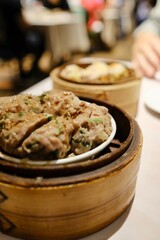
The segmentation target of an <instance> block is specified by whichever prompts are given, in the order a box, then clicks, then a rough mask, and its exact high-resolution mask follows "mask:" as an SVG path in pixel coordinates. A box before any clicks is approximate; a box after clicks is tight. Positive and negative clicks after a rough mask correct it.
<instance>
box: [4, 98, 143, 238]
mask: <svg viewBox="0 0 160 240" xmlns="http://www.w3.org/2000/svg"><path fill="white" fill-rule="evenodd" d="M84 100H87V101H90V102H95V103H96V104H100V105H104V106H106V107H108V109H109V112H110V114H111V115H112V116H113V117H114V119H115V121H116V124H117V132H116V136H115V138H114V139H113V141H112V143H110V145H109V146H108V147H107V148H106V149H105V150H104V151H103V152H102V153H101V154H100V155H99V156H97V157H96V158H95V159H92V160H91V159H88V160H85V161H83V162H77V163H74V164H73V163H70V164H66V165H64V164H62V165H59V166H56V165H53V166H43V167H37V166H35V167H34V166H27V165H25V163H22V164H17V163H10V162H7V161H5V160H3V159H0V167H1V172H0V212H1V214H0V222H1V231H2V232H3V233H5V234H8V235H11V236H15V237H18V238H22V239H32V240H34V239H37V240H39V239H48V240H50V239H56V240H58V239H60V240H68V239H80V238H81V237H84V236H87V235H90V234H93V233H94V232H96V231H98V230H100V229H102V228H104V227H106V226H108V225H109V224H110V223H112V222H113V221H114V220H115V219H117V218H118V217H119V216H120V215H121V214H122V213H123V212H124V211H125V210H126V209H127V208H128V206H129V205H130V204H131V202H132V200H133V198H134V195H135V189H136V182H137V175H138V171H139V166H140V155H141V149H142V133H141V130H140V128H139V126H138V124H137V123H136V121H135V120H134V119H133V118H132V117H130V116H129V115H128V114H127V113H126V112H124V111H122V110H121V109H119V108H118V107H116V106H114V105H110V104H107V103H106V102H105V101H98V100H95V99H88V98H87V99H86V98H85V99H84Z"/></svg>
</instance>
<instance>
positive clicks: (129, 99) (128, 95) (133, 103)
mask: <svg viewBox="0 0 160 240" xmlns="http://www.w3.org/2000/svg"><path fill="white" fill-rule="evenodd" d="M98 59H99V58H87V60H86V59H85V58H84V59H79V60H77V61H76V62H71V63H76V64H77V65H80V66H82V67H85V66H88V65H89V64H91V63H92V62H93V61H95V60H98ZM100 60H101V58H100ZM102 60H103V61H105V62H106V63H111V62H120V61H118V60H117V61H115V60H108V59H102ZM69 64H70V63H69ZM123 64H124V63H123ZM64 66H66V64H64V65H61V66H59V67H56V68H55V69H53V70H52V71H51V73H50V76H51V78H52V80H53V85H54V89H60V90H66V91H72V92H74V93H75V94H76V95H78V96H80V97H94V98H95V99H100V100H104V101H107V102H109V103H111V104H114V105H117V106H118V107H120V108H122V109H123V110H125V111H126V112H127V113H129V114H130V115H131V116H133V117H135V116H136V114H137V109H138V102H139V95H140V88H141V78H140V77H138V76H137V75H136V74H135V76H134V77H133V76H132V77H131V78H129V79H124V81H122V82H120V83H116V84H103V85H100V84H99V85H98V84H84V83H76V82H71V81H66V79H63V78H61V77H60V72H61V70H62V69H63V68H64ZM126 67H128V66H127V65H126Z"/></svg>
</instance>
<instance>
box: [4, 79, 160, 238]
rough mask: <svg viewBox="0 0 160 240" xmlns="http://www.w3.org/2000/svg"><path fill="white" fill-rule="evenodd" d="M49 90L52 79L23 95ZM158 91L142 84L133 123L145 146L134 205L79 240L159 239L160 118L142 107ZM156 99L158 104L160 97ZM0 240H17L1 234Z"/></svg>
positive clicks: (159, 86) (151, 84) (154, 84)
mask: <svg viewBox="0 0 160 240" xmlns="http://www.w3.org/2000/svg"><path fill="white" fill-rule="evenodd" d="M52 87H53V83H52V81H51V79H50V78H47V79H44V80H43V81H41V82H39V83H38V84H35V85H34V86H33V87H31V88H29V89H27V90H26V91H24V92H25V93H33V94H40V93H42V92H43V91H47V90H51V89H52ZM157 91H159V93H160V82H158V81H156V80H152V79H146V78H144V79H143V80H142V87H141V94H140V100H139V107H138V113H137V116H136V121H137V122H138V124H139V126H140V128H141V130H142V133H143V139H144V140H143V141H144V142H143V149H142V156H141V165H140V170H139V174H138V180H137V186H136V194H135V198H134V200H133V202H132V203H131V204H130V206H129V208H128V209H127V210H126V211H125V212H124V213H123V214H122V215H121V216H120V217H119V218H118V219H117V220H116V221H114V222H113V223H112V224H111V225H109V226H108V227H106V228H105V229H102V230H101V231H99V232H97V233H95V234H92V235H90V236H88V237H85V238H82V239H81V240H106V239H111V240H122V239H123V240H128V239H130V240H135V239H138V240H140V239H141V240H154V239H155V240H157V239H158V238H159V237H160V204H159V203H160V187H159V184H160V174H159V171H160V147H159V144H160V114H158V113H155V112H152V111H150V110H151V109H148V108H147V107H146V104H145V103H146V99H148V97H149V96H150V95H151V93H153V92H157ZM152 96H153V97H154V95H153V94H152ZM155 97H157V101H159V103H160V94H159V95H158V94H157V95H155ZM158 97H159V100H158ZM0 239H1V240H16V238H13V237H10V236H6V235H4V234H2V233H0Z"/></svg>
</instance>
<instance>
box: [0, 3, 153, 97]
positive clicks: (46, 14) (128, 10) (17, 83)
mask: <svg viewBox="0 0 160 240" xmlns="http://www.w3.org/2000/svg"><path fill="white" fill-rule="evenodd" d="M155 3H156V1H155V0H139V1H138V0H106V1H105V0H68V1H67V0H66V1H64V0H63V1H60V0H0V95H1V96H3V95H12V94H17V93H19V92H21V91H22V90H24V89H26V88H28V87H30V86H32V85H33V84H35V83H37V82H39V81H41V80H42V79H44V78H46V77H48V76H49V73H50V71H51V70H52V69H53V68H54V67H56V66H58V65H60V64H62V63H65V62H66V61H70V60H73V59H77V58H80V57H84V56H94V57H95V56H97V57H107V58H111V59H120V60H131V46H132V33H133V31H134V29H135V28H136V27H137V26H138V25H139V24H140V23H141V22H143V21H144V20H145V19H146V18H147V17H148V14H149V12H150V9H151V7H153V6H154V5H155Z"/></svg>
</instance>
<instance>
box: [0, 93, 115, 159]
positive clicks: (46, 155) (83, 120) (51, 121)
mask: <svg viewBox="0 0 160 240" xmlns="http://www.w3.org/2000/svg"><path fill="white" fill-rule="evenodd" d="M111 132H112V124H111V116H110V114H109V112H108V109H107V108H106V107H104V106H99V105H97V104H95V103H88V102H85V101H83V100H80V99H79V98H78V97H77V96H75V95H74V94H73V93H72V92H64V91H50V92H45V93H43V94H42V95H40V96H34V95H31V94H19V95H15V96H10V97H1V98H0V148H1V150H2V151H3V152H5V153H7V154H9V155H11V156H14V157H18V158H29V159H32V160H54V159H61V158H66V157H68V156H70V155H73V154H74V155H79V154H82V153H85V152H87V151H89V150H91V149H93V148H95V147H97V146H98V145H100V144H101V143H103V142H104V141H105V140H107V139H108V137H109V136H110V134H111Z"/></svg>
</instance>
